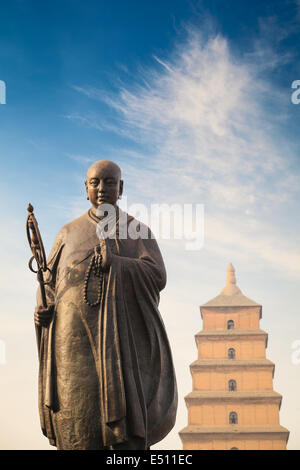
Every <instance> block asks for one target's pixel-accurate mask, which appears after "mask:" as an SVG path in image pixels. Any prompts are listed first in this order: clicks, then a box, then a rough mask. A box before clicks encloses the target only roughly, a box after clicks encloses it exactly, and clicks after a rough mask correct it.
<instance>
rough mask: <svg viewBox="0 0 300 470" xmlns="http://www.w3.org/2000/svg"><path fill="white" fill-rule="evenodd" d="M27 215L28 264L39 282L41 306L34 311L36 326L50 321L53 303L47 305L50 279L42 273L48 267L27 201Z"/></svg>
mask: <svg viewBox="0 0 300 470" xmlns="http://www.w3.org/2000/svg"><path fill="white" fill-rule="evenodd" d="M27 211H28V216H27V222H26V233H27V238H28V243H29V246H30V248H31V251H32V255H33V256H32V257H31V258H30V260H29V263H28V266H29V269H30V271H32V272H33V273H36V274H37V279H38V282H39V284H40V289H41V296H42V303H43V306H42V307H39V308H38V309H37V310H36V311H35V313H34V321H35V323H36V325H37V326H47V325H48V324H49V322H50V321H51V318H52V315H53V307H54V306H53V304H51V305H49V306H48V305H47V298H46V292H45V285H46V284H49V282H51V280H50V281H48V282H45V281H44V273H45V272H46V271H49V272H50V274H51V271H50V269H49V268H48V266H47V260H46V254H45V249H44V245H43V241H42V237H41V234H40V231H39V228H38V223H37V220H36V218H35V216H34V213H33V206H32V205H31V204H30V203H29V204H28V207H27ZM33 260H35V261H36V264H37V270H34V268H33V266H32V263H33Z"/></svg>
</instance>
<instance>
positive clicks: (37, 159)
mask: <svg viewBox="0 0 300 470" xmlns="http://www.w3.org/2000/svg"><path fill="white" fill-rule="evenodd" d="M299 19H300V2H299V1H296V0H278V1H274V0H272V1H271V0H268V1H267V0H266V1H263V2H262V1H256V0H252V1H244V0H243V1H242V0H240V1H238V0H235V1H233V0H231V1H226V2H224V1H221V0H216V1H192V0H191V1H174V0H173V1H171V0H164V1H163V2H161V1H157V0H152V1H143V2H140V1H127V2H125V1H115V2H104V1H95V2H93V1H85V2H79V1H60V2H58V1H52V2H47V1H46V2H38V1H11V2H6V4H3V5H1V29H0V80H4V81H5V83H6V87H7V98H6V101H7V103H6V104H5V105H0V123H1V125H0V162H1V163H0V165H1V174H0V178H1V186H0V188H1V189H0V191H1V192H0V194H1V203H2V204H1V208H2V214H5V224H4V229H2V233H1V243H2V245H1V246H2V254H1V259H2V266H1V268H0V271H1V279H2V288H3V295H2V299H1V313H2V316H3V320H2V327H3V328H2V330H3V332H2V333H0V339H1V338H2V339H3V340H5V341H6V343H7V364H6V365H5V366H4V365H2V366H1V365H0V374H2V375H1V378H2V381H3V383H4V384H5V387H4V389H5V393H6V394H7V397H11V396H13V392H12V388H13V385H12V383H13V381H14V380H16V376H17V375H18V373H19V369H20V366H19V357H20V354H21V352H20V353H19V354H18V349H17V348H16V347H15V346H14V345H16V344H17V345H18V347H19V348H23V349H22V356H23V358H24V359H23V361H24V367H23V369H24V371H25V370H26V377H31V378H32V381H34V378H35V375H34V374H35V371H32V367H31V363H32V361H36V353H35V349H34V347H35V344H34V338H33V336H32V323H31V322H32V309H33V307H34V299H33V292H34V290H35V280H34V279H32V277H31V275H30V273H28V272H27V268H26V262H27V258H28V256H29V253H28V249H27V245H26V240H25V232H24V220H25V216H26V214H25V212H26V205H27V203H28V202H29V201H30V202H31V203H32V204H33V205H34V206H35V208H36V215H37V217H38V219H39V223H40V227H41V230H42V233H43V236H44V239H45V245H46V249H47V252H49V250H50V247H51V245H52V243H53V240H54V237H55V234H56V233H57V231H58V230H59V228H60V227H61V226H62V225H63V224H65V223H66V222H68V221H70V220H72V219H73V218H74V217H76V216H78V215H80V214H81V213H82V212H84V211H85V210H86V209H87V208H88V203H87V201H86V199H85V194H84V185H83V181H84V178H85V172H86V170H87V168H88V166H89V165H90V164H91V163H92V162H93V161H95V160H99V159H102V158H109V159H112V160H114V161H116V162H117V163H119V165H120V166H121V168H122V170H123V174H124V180H125V189H124V192H125V195H126V196H127V197H128V201H129V203H134V202H143V203H145V204H147V205H150V204H151V203H152V202H156V203H162V202H169V203H189V202H192V203H201V204H204V207H205V243H204V248H203V249H202V250H200V251H199V252H197V253H187V252H186V251H184V248H183V244H180V242H178V243H176V242H174V241H173V242H170V243H168V242H167V241H165V240H161V241H159V243H160V246H161V249H162V252H163V255H164V257H165V261H166V265H167V271H168V277H169V282H168V286H167V289H166V290H165V292H164V293H163V295H162V304H161V311H162V314H163V316H164V319H165V322H166V325H167V329H168V332H169V336H170V340H171V344H172V345H173V348H174V355H175V366H176V369H177V373H178V377H179V380H180V382H181V389H180V393H181V397H183V396H184V395H185V394H187V393H188V392H189V391H190V390H191V381H190V377H189V371H188V365H189V363H191V362H192V361H193V360H194V359H195V358H196V351H195V347H194V339H193V335H194V334H195V333H196V332H197V331H199V330H200V329H201V327H202V326H201V321H200V316H199V311H198V306H199V304H201V303H204V302H206V301H207V300H209V299H210V298H212V297H214V296H215V295H217V293H218V292H219V290H221V288H222V287H223V284H224V281H225V272H226V267H227V265H228V263H229V262H232V263H233V264H234V266H235V267H236V270H237V278H238V282H239V280H240V282H239V285H240V287H241V289H242V290H243V292H244V293H245V294H246V295H248V296H249V297H250V298H253V299H254V300H255V301H257V302H260V303H262V304H263V306H264V310H263V312H265V313H263V320H262V328H263V329H265V330H266V331H268V332H269V334H270V338H269V347H268V351H267V355H268V357H269V358H270V359H272V360H273V361H274V362H275V363H276V372H275V383H274V386H275V389H276V390H277V391H279V392H280V393H282V394H283V397H284V398H283V405H282V412H281V421H282V424H283V425H285V426H286V427H288V428H289V429H290V431H291V437H290V441H289V442H290V446H291V447H290V448H298V449H299V448H300V426H299V424H298V422H299V416H300V408H299V405H298V401H297V397H298V396H299V391H300V365H298V366H296V365H293V364H291V359H290V356H291V351H292V350H291V344H292V342H293V341H294V340H297V339H300V320H299V301H300V298H299V288H298V285H299V278H300V253H299V238H300V237H299V233H300V220H299V213H300V211H299V173H300V171H299V170H300V168H299V166H300V165H299V163H300V159H299V150H298V149H299V118H300V105H293V104H292V103H291V93H292V90H291V84H292V82H293V81H294V80H297V79H298V80H299V79H300V61H299V39H300V38H299V33H300V29H299ZM2 226H3V225H2ZM16 279H18V284H19V289H18V296H17V297H16V293H15V287H14V284H13V283H14V282H16ZM178 285H180V286H181V289H178ZM12 297H13V298H15V301H14V302H13V303H12V302H11V299H12ZM183 311H184V320H185V321H184V326H185V328H184V329H183V327H182V326H181V323H182V320H183ZM16 323H17V324H18V325H19V326H18V329H17V331H18V335H19V336H18V335H17V333H16V330H15V328H16V327H15V325H16ZM187 324H188V326H187ZM183 330H184V333H183ZM178 331H179V332H180V334H179V333H178ZM25 332H26V334H25ZM19 380H21V379H19ZM24 381H25V382H26V383H27V382H28V379H27V381H26V378H24ZM22 386H25V385H24V384H23V385H22ZM26 391H27V392H26V393H27V395H26V397H27V408H28V404H30V406H31V408H30V406H29V409H30V410H32V413H35V412H36V410H35V403H34V404H33V405H31V401H32V395H33V394H34V393H35V391H34V390H33V389H32V386H30V384H29V383H27V388H26ZM11 403H13V399H12V398H11ZM24 409H25V407H24V406H23V404H20V410H19V411H18V413H21V415H22V416H23V414H22V413H25V411H24ZM8 410H10V409H9V408H8ZM28 413H29V412H28ZM15 419H16V420H17V417H16V418H15ZM35 420H36V422H35V424H33V425H32V428H31V432H30V433H28V435H26V437H25V434H26V433H25V430H24V432H23V434H22V427H21V430H20V428H19V431H18V434H17V435H16V434H15V432H14V426H15V425H14V423H13V424H12V425H11V427H10V428H9V432H7V429H6V437H4V436H3V434H2V431H1V430H0V447H1V446H3V448H8V447H9V448H13V447H14V446H24V447H25V448H26V446H28V447H31V448H32V446H36V448H43V446H44V448H47V443H45V441H44V440H43V438H42V437H41V436H40V433H39V429H38V422H37V416H35ZM186 420H187V416H186V409H185V405H184V402H183V399H182V402H181V404H180V409H179V415H178V423H177V425H176V428H175V429H174V432H173V434H172V435H170V436H169V437H168V438H167V440H166V442H165V443H164V444H161V445H162V446H163V445H165V446H171V447H174V448H175V447H176V446H177V448H180V442H179V440H178V437H177V434H176V433H177V432H178V431H179V430H180V429H181V428H182V427H183V426H184V425H185V424H186ZM24 422H25V415H24ZM24 429H25V428H24ZM168 439H169V440H168Z"/></svg>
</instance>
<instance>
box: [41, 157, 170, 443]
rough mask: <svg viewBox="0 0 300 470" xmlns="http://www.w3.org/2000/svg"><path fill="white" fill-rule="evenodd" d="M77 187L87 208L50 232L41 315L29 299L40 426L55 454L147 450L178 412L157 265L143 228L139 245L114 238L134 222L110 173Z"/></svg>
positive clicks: (162, 274) (92, 174) (100, 166)
mask: <svg viewBox="0 0 300 470" xmlns="http://www.w3.org/2000/svg"><path fill="white" fill-rule="evenodd" d="M85 185H86V192H87V198H88V199H89V201H90V203H91V208H90V209H89V210H88V211H87V212H86V213H85V214H83V215H82V216H81V217H79V218H77V219H75V220H73V221H72V222H70V223H68V224H67V225H65V226H64V227H63V228H62V229H61V230H60V231H59V233H58V235H57V238H56V240H55V243H54V245H53V248H52V251H51V253H50V255H49V258H48V266H49V268H50V270H51V275H50V274H49V277H48V279H46V280H48V282H49V284H48V285H47V286H46V295H47V305H48V307H47V308H43V306H42V302H41V295H40V291H38V294H37V307H36V310H35V315H34V318H35V325H36V330H37V338H38V351H39V412H40V420H41V427H42V431H43V433H44V435H45V436H47V437H48V439H49V442H50V444H51V445H54V446H56V447H57V449H70V450H72V449H103V450H106V449H107V450H118V449H130V450H135V449H149V448H150V446H151V445H153V444H155V443H157V442H159V441H160V440H161V439H163V438H164V437H165V436H166V435H167V434H168V433H169V432H170V430H171V429H172V428H173V426H174V423H175V417H176V411H177V385H176V377H175V372H174V367H173V361H172V354H171V350H170V345H169V342H168V338H167V334H166V331H165V327H164V323H163V320H162V318H161V316H160V313H159V310H158V304H159V295H160V291H161V290H162V289H163V288H164V287H165V285H166V271H165V267H164V262H163V259H162V256H161V253H160V250H159V248H158V245H157V242H156V240H155V238H154V237H153V234H152V233H151V231H150V229H149V228H148V227H146V226H144V229H145V227H146V232H147V234H148V236H147V237H145V236H144V235H145V230H143V236H142V235H141V236H137V237H130V236H129V235H128V236H127V237H124V236H122V237H120V236H119V234H120V233H121V232H122V233H123V234H124V231H126V230H127V229H128V227H129V226H130V224H132V223H133V224H135V226H136V227H138V226H139V224H140V223H139V222H138V221H137V220H136V219H134V218H133V217H132V216H130V215H129V214H127V213H125V212H124V211H122V210H121V209H120V208H119V206H118V204H117V202H118V199H119V198H120V196H121V195H122V191H123V181H122V179H121V170H120V168H119V167H118V165H116V164H115V163H113V162H111V161H107V160H101V161H98V162H96V163H94V164H93V165H92V166H91V167H90V168H89V170H88V172H87V179H86V181H85ZM102 205H105V207H107V205H109V207H112V208H113V209H115V212H116V220H115V226H114V228H115V235H114V236H113V237H108V236H106V237H101V236H99V230H98V227H99V223H100V222H101V221H102V222H103V221H104V220H105V217H104V216H103V214H102V215H100V216H99V209H101V207H102ZM100 212H101V211H100ZM102 229H103V227H102ZM102 229H101V230H102ZM100 232H101V231H100ZM101 233H102V234H103V230H102V232H101ZM141 233H142V231H141Z"/></svg>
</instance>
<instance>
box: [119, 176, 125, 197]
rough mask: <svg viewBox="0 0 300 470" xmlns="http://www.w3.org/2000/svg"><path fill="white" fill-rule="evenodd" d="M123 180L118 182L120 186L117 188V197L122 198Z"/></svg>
mask: <svg viewBox="0 0 300 470" xmlns="http://www.w3.org/2000/svg"><path fill="white" fill-rule="evenodd" d="M123 184H124V183H123V180H120V186H119V196H122V194H123Z"/></svg>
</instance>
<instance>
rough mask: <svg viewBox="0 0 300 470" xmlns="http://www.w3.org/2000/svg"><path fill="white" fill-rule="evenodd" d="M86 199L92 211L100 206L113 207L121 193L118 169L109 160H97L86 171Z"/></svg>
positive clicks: (121, 187)
mask: <svg viewBox="0 0 300 470" xmlns="http://www.w3.org/2000/svg"><path fill="white" fill-rule="evenodd" d="M85 186H86V192H87V197H88V199H89V200H90V202H91V204H92V206H93V208H94V209H97V207H99V206H100V205H101V204H112V205H115V204H116V202H117V200H118V199H119V198H120V196H121V194H122V192H123V181H122V180H121V169H120V167H119V166H118V165H117V164H116V163H114V162H111V161H110V160H99V161H98V162H95V163H93V165H92V166H90V168H89V169H88V171H87V179H86V182H85Z"/></svg>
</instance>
